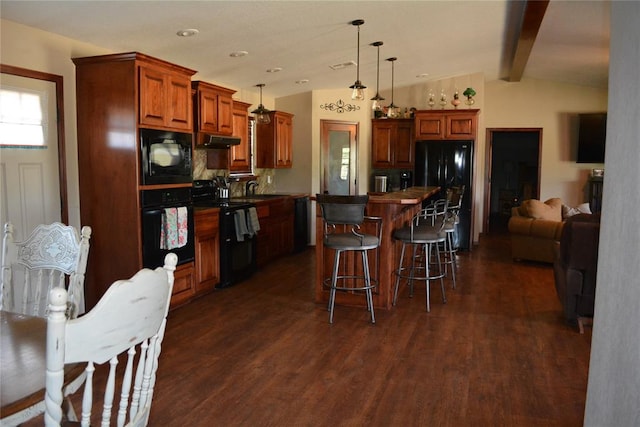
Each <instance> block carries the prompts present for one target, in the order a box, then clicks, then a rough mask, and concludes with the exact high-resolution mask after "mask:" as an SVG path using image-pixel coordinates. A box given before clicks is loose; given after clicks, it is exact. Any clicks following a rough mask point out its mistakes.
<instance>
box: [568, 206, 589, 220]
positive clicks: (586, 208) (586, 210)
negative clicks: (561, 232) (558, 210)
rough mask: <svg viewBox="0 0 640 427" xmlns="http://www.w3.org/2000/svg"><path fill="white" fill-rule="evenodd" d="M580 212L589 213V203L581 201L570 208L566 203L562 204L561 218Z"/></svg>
mask: <svg viewBox="0 0 640 427" xmlns="http://www.w3.org/2000/svg"><path fill="white" fill-rule="evenodd" d="M581 213H585V214H590V213H591V208H590V207H589V203H583V204H581V205H578V206H576V207H575V208H572V207H570V206H567V205H562V218H569V217H571V216H574V215H577V214H581Z"/></svg>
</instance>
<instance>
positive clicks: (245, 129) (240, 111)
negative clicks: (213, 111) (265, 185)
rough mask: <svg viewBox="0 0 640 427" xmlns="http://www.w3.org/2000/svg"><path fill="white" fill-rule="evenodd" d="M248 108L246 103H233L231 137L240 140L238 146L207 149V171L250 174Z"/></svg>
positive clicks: (248, 105)
mask: <svg viewBox="0 0 640 427" xmlns="http://www.w3.org/2000/svg"><path fill="white" fill-rule="evenodd" d="M250 106H251V104H247V103H246V102H240V101H233V136H235V137H238V138H240V144H239V145H232V146H231V147H229V148H210V149H207V169H228V170H229V172H231V173H233V174H243V173H246V174H249V173H251V137H250V136H249V123H250V120H252V119H250V118H249V113H248V108H249V107H250Z"/></svg>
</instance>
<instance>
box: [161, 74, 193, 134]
mask: <svg viewBox="0 0 640 427" xmlns="http://www.w3.org/2000/svg"><path fill="white" fill-rule="evenodd" d="M168 89H169V100H170V102H169V103H168V107H169V109H170V110H169V114H168V115H167V119H168V122H167V124H166V125H167V126H168V127H171V128H174V129H183V130H187V131H191V130H192V129H193V112H192V111H193V103H192V102H191V79H188V78H184V77H180V76H169V84H168Z"/></svg>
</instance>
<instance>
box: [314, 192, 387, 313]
mask: <svg viewBox="0 0 640 427" xmlns="http://www.w3.org/2000/svg"><path fill="white" fill-rule="evenodd" d="M316 201H317V202H318V203H319V204H320V209H321V211H322V218H323V220H324V246H325V247H326V248H329V249H333V250H334V251H335V256H334V261H333V272H332V275H331V278H328V279H325V283H328V285H329V289H330V293H329V306H328V308H327V309H328V311H329V323H333V309H334V306H335V301H336V291H338V290H340V291H347V292H362V291H364V293H365V296H366V299H367V310H368V311H370V312H371V323H376V318H375V313H374V310H373V293H372V290H373V288H375V287H376V286H377V280H376V279H372V278H371V274H370V271H369V257H368V255H367V252H368V251H370V250H372V249H376V248H378V247H379V246H380V238H381V237H382V219H381V218H378V217H368V216H365V207H366V205H367V202H368V201H369V196H337V195H328V194H317V195H316ZM365 219H366V220H371V221H376V222H378V226H377V229H378V233H377V235H371V234H365V233H361V232H360V227H361V225H362V223H363V222H364V221H365ZM347 251H356V252H360V254H361V256H362V268H363V273H362V275H355V274H352V275H340V274H339V268H340V256H341V254H342V253H343V252H347Z"/></svg>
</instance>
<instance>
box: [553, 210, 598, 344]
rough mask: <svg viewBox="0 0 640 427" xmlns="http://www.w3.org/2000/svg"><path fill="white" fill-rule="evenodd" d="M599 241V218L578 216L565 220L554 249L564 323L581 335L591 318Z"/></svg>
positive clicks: (555, 272)
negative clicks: (573, 326)
mask: <svg viewBox="0 0 640 427" xmlns="http://www.w3.org/2000/svg"><path fill="white" fill-rule="evenodd" d="M599 239H600V214H578V215H575V216H572V217H570V218H567V220H566V221H565V224H564V226H563V228H562V235H561V237H560V241H559V242H557V243H556V245H555V251H554V252H555V259H554V264H553V272H554V278H555V286H556V292H557V294H558V298H559V299H560V303H561V304H562V309H563V312H564V317H565V319H566V320H567V322H568V323H570V324H572V325H575V324H576V323H577V324H578V327H579V329H580V333H583V332H584V324H586V323H589V322H590V319H591V318H592V317H593V306H594V302H595V293H596V274H597V267H598V245H599Z"/></svg>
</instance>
